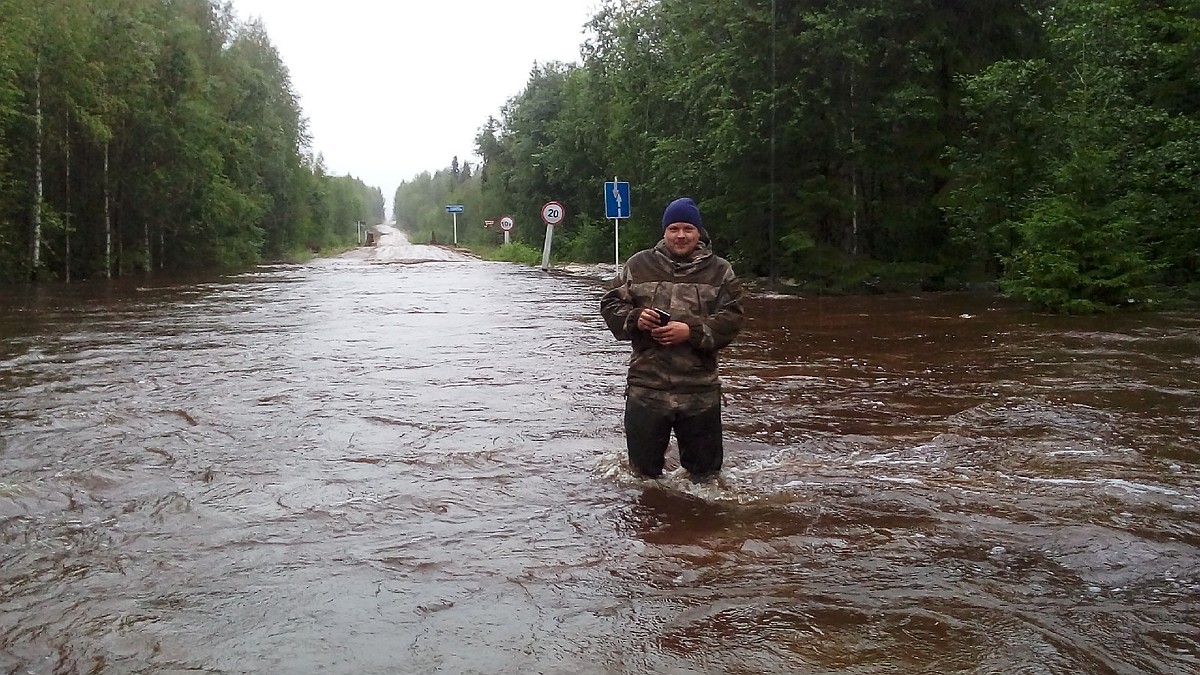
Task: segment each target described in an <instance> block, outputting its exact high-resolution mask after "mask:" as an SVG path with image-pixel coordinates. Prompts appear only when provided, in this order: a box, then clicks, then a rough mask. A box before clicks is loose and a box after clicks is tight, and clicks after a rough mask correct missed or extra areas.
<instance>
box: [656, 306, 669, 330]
mask: <svg viewBox="0 0 1200 675" xmlns="http://www.w3.org/2000/svg"><path fill="white" fill-rule="evenodd" d="M654 311H655V312H656V313H657V314H658V324H659V325H660V326H665V325H667V322H668V321H670V320H671V315H670V314H667V313H666V312H664V311H662V310H661V309H656V310H654Z"/></svg>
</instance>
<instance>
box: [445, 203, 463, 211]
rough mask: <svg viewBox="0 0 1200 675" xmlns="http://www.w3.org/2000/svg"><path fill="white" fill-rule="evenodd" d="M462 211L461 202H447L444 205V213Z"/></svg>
mask: <svg viewBox="0 0 1200 675" xmlns="http://www.w3.org/2000/svg"><path fill="white" fill-rule="evenodd" d="M462 212H463V205H462V204H447V205H446V213H462Z"/></svg>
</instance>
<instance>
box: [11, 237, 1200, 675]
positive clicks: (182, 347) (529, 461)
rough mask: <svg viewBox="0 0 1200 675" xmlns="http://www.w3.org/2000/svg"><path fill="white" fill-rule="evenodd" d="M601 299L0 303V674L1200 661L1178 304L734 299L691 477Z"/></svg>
mask: <svg viewBox="0 0 1200 675" xmlns="http://www.w3.org/2000/svg"><path fill="white" fill-rule="evenodd" d="M602 290H603V289H602V287H601V284H600V283H599V282H597V281H593V280H589V279H586V278H577V277H570V276H562V275H547V274H544V273H542V272H541V271H540V270H537V269H533V268H525V267H520V266H514V265H508V264H501V263H487V262H479V261H469V262H427V263H423V264H412V265H383V264H374V263H372V262H371V261H369V260H363V259H355V258H353V257H351V258H344V259H337V260H324V261H317V262H313V263H311V264H307V265H287V266H275V267H263V268H260V269H258V270H256V271H254V272H252V273H247V274H243V275H238V276H232V277H223V278H219V279H209V280H193V281H189V282H186V283H185V282H167V281H155V280H142V281H140V282H137V283H130V284H128V285H116V284H114V285H112V286H103V285H100V284H87V285H74V286H55V287H43V288H39V289H33V290H29V289H7V290H0V672H11V673H74V672H81V673H82V672H96V673H164V672H193V671H199V672H209V673H305V672H325V673H356V674H357V673H514V674H515V673H522V674H524V673H570V674H578V673H833V672H837V673H1064V674H1065V673H1080V672H1083V673H1121V674H1124V673H1130V674H1132V673H1200V635H1198V633H1197V625H1200V450H1198V448H1197V446H1198V443H1197V441H1198V440H1200V317H1197V316H1196V315H1194V314H1166V315H1144V316H1130V317H1101V318H1059V317H1046V316H1037V315H1031V314H1029V313H1026V312H1023V311H1021V310H1019V309H1018V308H1014V307H1010V306H1007V305H1005V304H1003V303H1000V302H997V301H994V300H992V299H988V298H979V297H969V296H920V297H863V298H773V297H763V296H755V297H753V298H752V299H751V300H750V301H749V303H748V307H747V311H748V317H749V320H748V322H747V330H746V332H745V333H744V334H743V336H742V337H741V339H739V341H737V342H735V344H734V345H733V346H732V347H730V348H729V349H728V350H726V352H724V356H723V362H722V374H723V377H724V381H725V401H726V427H727V443H726V468H725V470H724V471H723V476H722V480H721V483H720V484H718V485H705V486H692V485H691V484H690V483H689V482H688V481H686V480H684V479H683V478H682V477H681V476H680V475H679V474H680V472H679V470H678V469H677V467H678V459H677V456H676V457H673V458H672V461H671V462H670V463H669V464H668V466H669V468H671V467H674V468H675V470H674V471H673V472H669V475H668V476H667V477H666V478H664V479H663V480H661V481H640V480H636V479H634V478H633V477H632V476H631V475H630V474H629V472H628V470H627V469H626V468H625V466H624V458H623V455H624V440H623V437H622V435H621V434H622V432H621V411H622V409H623V402H622V400H621V394H622V391H623V386H624V382H623V381H624V375H625V364H626V360H627V357H628V351H629V348H628V345H627V344H622V343H618V342H616V341H615V340H613V338H612V337H611V335H610V334H609V333H608V332H607V331H606V330H605V329H604V327H603V324H602V322H601V320H600V317H599V315H598V301H599V297H600V295H601V293H602ZM545 317H553V318H551V319H547V318H545Z"/></svg>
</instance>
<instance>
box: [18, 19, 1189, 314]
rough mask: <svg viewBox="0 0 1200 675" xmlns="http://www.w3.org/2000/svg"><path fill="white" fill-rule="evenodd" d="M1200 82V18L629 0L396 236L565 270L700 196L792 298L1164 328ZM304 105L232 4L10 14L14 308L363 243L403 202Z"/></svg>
mask: <svg viewBox="0 0 1200 675" xmlns="http://www.w3.org/2000/svg"><path fill="white" fill-rule="evenodd" d="M1197 63H1200V0H1171V1H1166V0H972V1H971V2H962V1H961V0H708V1H706V2H693V1H689V0H600V1H598V3H597V9H596V10H595V14H594V16H593V18H592V20H591V21H590V23H589V24H588V25H587V26H586V30H585V37H584V39H583V41H582V44H581V45H580V59H579V61H578V62H577V63H570V64H563V63H558V62H549V63H541V64H535V65H534V67H533V68H532V70H531V72H530V75H529V79H528V81H527V83H526V86H525V88H524V89H523V90H522V91H520V92H518V93H515V94H514V95H513V96H512V98H510V99H509V100H508V101H507V102H498V103H497V106H498V107H497V112H496V114H495V115H493V116H491V117H489V118H488V119H486V120H481V121H480V128H479V132H478V136H477V138H476V156H475V157H473V158H464V161H462V162H461V163H460V161H459V158H457V157H455V158H449V157H448V158H447V159H448V160H450V164H449V165H448V166H445V167H441V168H437V169H436V170H433V171H430V172H426V173H423V174H420V175H417V176H414V177H413V178H412V179H411V180H409V181H405V182H404V183H402V184H401V185H400V186H399V187H397V188H396V191H395V195H394V216H395V219H396V222H397V224H398V225H399V226H400V227H402V228H404V229H407V230H408V231H409V232H410V233H411V236H412V237H413V239H414V241H423V240H425V239H427V238H428V239H437V240H438V241H440V242H442V243H446V242H449V241H452V234H451V228H452V224H451V223H452V221H451V218H450V216H449V215H448V214H447V213H445V205H447V204H462V205H464V210H465V212H464V214H462V215H461V216H460V217H459V227H458V230H459V240H460V241H461V242H462V243H463V244H464V245H467V246H472V247H479V248H483V247H494V246H496V245H497V243H498V242H499V241H500V233H499V232H498V231H497V228H495V227H494V226H493V227H492V228H485V227H484V226H483V223H484V221H485V220H493V221H495V220H499V218H500V217H501V216H504V215H508V216H510V217H512V218H513V220H514V221H515V223H516V227H515V229H514V231H513V232H512V233H511V235H512V237H513V239H514V241H515V242H516V245H518V246H525V247H528V248H531V249H535V250H540V248H541V244H542V237H543V234H544V225H543V224H542V223H541V221H540V219H539V212H540V208H541V205H542V204H543V203H545V202H547V201H551V200H554V201H558V202H561V203H563V204H564V205H565V207H566V210H567V219H566V220H565V222H563V223H562V224H561V225H559V226H558V227H557V228H556V229H555V238H554V247H553V257H554V258H555V260H558V261H581V262H604V261H609V262H611V261H613V259H614V256H615V255H616V256H619V257H620V258H622V259H623V258H624V257H627V256H628V255H630V254H632V253H633V252H634V251H635V250H637V249H639V248H643V247H645V246H648V245H651V244H653V242H654V241H655V240H656V239H657V238H658V236H659V234H660V227H659V218H660V214H661V212H662V207H663V205H665V204H666V203H667V202H668V201H669V200H670V199H672V198H674V197H676V196H680V195H688V196H691V197H693V198H695V199H696V200H697V201H698V202H699V203H700V205H701V208H702V210H703V212H704V217H705V222H706V224H707V229H708V230H709V233H710V235H711V236H712V239H713V245H714V249H715V250H716V251H717V253H718V254H720V255H723V256H725V257H727V258H728V259H730V261H731V262H732V263H733V264H734V265H735V268H736V269H737V270H738V271H739V273H740V274H742V275H743V276H744V277H747V278H758V279H765V280H769V281H770V283H772V284H773V285H776V286H777V287H779V288H781V289H782V290H791V289H797V290H802V291H812V292H888V291H891V290H904V289H908V288H914V287H915V288H921V289H925V290H941V289H961V288H964V287H972V286H975V285H984V286H987V287H998V288H999V289H1001V290H1002V291H1003V292H1005V293H1008V294H1011V295H1013V296H1015V297H1020V298H1023V299H1025V300H1028V301H1030V302H1032V303H1034V304H1035V305H1037V306H1039V307H1042V308H1046V309H1051V310H1054V311H1063V312H1092V311H1107V310H1111V309H1114V308H1119V307H1132V308H1141V307H1154V306H1160V305H1157V304H1156V303H1158V302H1160V301H1162V300H1163V299H1164V298H1171V297H1192V298H1195V297H1197V296H1200V276H1198V275H1200V215H1198V214H1200V68H1197V67H1196V64H1197ZM395 76H396V77H401V78H402V73H399V74H395ZM298 101H299V100H298V96H297V93H296V92H295V91H293V88H292V85H291V82H290V80H289V76H288V70H287V67H286V64H284V63H282V62H281V60H280V57H279V55H278V53H277V51H276V50H275V48H274V47H273V45H272V44H271V41H270V38H269V36H268V35H267V34H266V32H265V30H264V28H263V26H262V25H261V24H259V23H257V22H254V21H249V22H243V21H239V20H238V19H237V17H236V15H235V14H234V12H233V10H232V7H231V6H230V4H229V3H225V2H220V1H218V0H0V282H19V283H27V282H31V281H32V282H54V281H75V280H84V279H95V278H113V277H119V276H122V275H129V274H144V273H147V272H151V271H156V270H162V271H165V272H170V271H179V270H187V269H196V268H203V269H213V268H237V267H244V266H246V265H252V264H254V263H257V262H260V261H263V260H278V259H303V258H304V257H305V256H310V255H313V254H325V253H330V252H333V251H336V250H339V249H340V248H344V247H347V246H353V245H354V244H355V243H356V238H357V236H358V230H359V228H358V223H368V224H369V223H375V222H380V221H382V220H383V219H384V215H385V214H384V206H385V204H384V199H383V194H382V192H381V191H380V189H379V188H377V187H373V186H367V185H365V184H363V182H362V181H361V180H359V179H357V178H354V177H352V176H331V175H328V174H327V172H326V170H325V168H324V165H323V161H322V158H321V157H320V155H316V156H314V155H313V153H312V151H311V143H310V139H309V138H308V135H307V130H306V121H305V118H304V115H303V111H302V110H301V108H300V105H299V102H298ZM419 132H420V130H412V129H397V130H396V132H395V133H396V135H397V137H398V138H402V137H403V135H404V134H411V133H419ZM448 154H449V153H448ZM614 178H617V179H618V180H621V181H628V182H629V183H630V184H631V187H632V199H631V202H632V204H633V212H632V217H631V218H629V219H627V220H622V221H621V222H620V225H619V226H620V251H617V252H615V251H614V232H613V229H614V223H613V221H611V220H606V219H605V214H604V201H603V195H602V186H603V183H604V182H605V181H611V180H613V179H614Z"/></svg>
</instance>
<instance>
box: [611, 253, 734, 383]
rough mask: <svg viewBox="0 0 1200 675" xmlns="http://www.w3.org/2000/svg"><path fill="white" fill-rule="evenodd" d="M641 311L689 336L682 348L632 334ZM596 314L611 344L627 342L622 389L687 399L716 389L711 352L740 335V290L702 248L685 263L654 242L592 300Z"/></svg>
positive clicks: (728, 269)
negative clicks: (677, 324)
mask: <svg viewBox="0 0 1200 675" xmlns="http://www.w3.org/2000/svg"><path fill="white" fill-rule="evenodd" d="M644 307H655V308H657V309H661V310H664V311H666V312H669V313H670V314H671V320H672V321H682V322H683V323H686V324H687V325H688V328H689V329H691V336H690V338H689V339H688V342H687V343H685V344H682V345H676V346H671V347H665V346H663V345H660V344H658V343H657V342H655V341H654V339H653V338H652V337H650V333H647V332H645V331H642V330H640V329H639V328H638V327H637V317H638V314H639V313H640V310H641V309H642V308H644ZM600 314H601V315H602V316H603V317H604V321H605V322H606V323H607V324H608V328H609V330H611V331H612V334H613V335H614V336H616V338H617V339H618V340H632V342H633V354H632V355H631V356H630V358H629V381H628V382H629V386H630V387H631V388H634V387H644V388H647V389H654V390H658V391H664V392H673V393H694V392H709V391H716V390H717V389H719V381H718V379H717V350H718V349H720V348H722V347H724V346H725V345H728V344H729V343H730V342H732V341H733V338H734V336H736V335H737V334H738V331H740V330H741V329H742V322H743V315H742V285H741V283H740V282H739V281H738V280H737V277H735V276H734V274H733V268H732V267H730V265H729V263H728V262H727V261H725V259H723V258H719V257H717V256H715V255H713V253H712V251H711V250H710V249H709V248H708V247H707V246H706V245H702V246H701V248H699V249H697V251H696V253H695V255H694V256H693V257H692V259H691V260H688V261H679V260H676V259H674V258H673V257H672V256H671V254H670V253H669V252H668V250H667V248H666V244H664V243H663V242H662V241H660V242H658V245H657V246H655V247H654V248H652V249H647V250H644V251H640V252H638V253H636V254H634V256H633V257H632V258H630V259H629V261H628V262H627V263H626V264H625V267H624V268H623V269H622V270H621V273H620V275H618V276H617V278H616V279H615V280H614V281H613V284H612V287H611V289H610V290H609V291H608V292H607V293H605V294H604V297H602V298H601V299H600Z"/></svg>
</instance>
